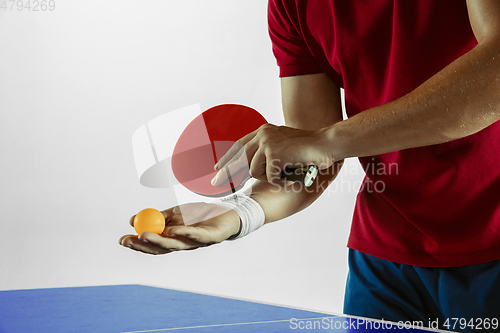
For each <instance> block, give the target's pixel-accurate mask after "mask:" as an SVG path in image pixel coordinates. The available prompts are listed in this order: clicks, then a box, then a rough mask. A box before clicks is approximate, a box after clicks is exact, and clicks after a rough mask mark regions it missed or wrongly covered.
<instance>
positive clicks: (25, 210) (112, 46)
mask: <svg viewBox="0 0 500 333" xmlns="http://www.w3.org/2000/svg"><path fill="white" fill-rule="evenodd" d="M0 2H1V1H0ZM25 2H27V0H25ZM55 4H56V8H55V10H54V11H44V12H42V11H39V12H33V11H30V10H28V9H26V8H24V9H23V10H21V11H18V10H17V9H16V7H14V8H13V9H12V10H9V8H8V7H7V9H5V8H4V9H0V149H1V150H0V151H1V164H0V165H1V166H0V168H1V169H0V170H1V172H0V184H1V187H0V205H1V220H0V253H1V256H0V289H2V290H7V289H25V288H49V287H67V286H86V285H105V284H128V283H139V284H148V285H154V286H160V287H168V288H175V289H183V290H191V291H197V292H203V293H210V294H217V295H223V296H229V297H237V298H244V299H251V300H257V301H263V302H271V303H278V304H285V305H290V306H298V307H303V308H309V309H316V310H323V311H333V312H338V313H340V312H341V311H342V300H343V293H344V283H345V278H346V274H347V249H346V243H347V237H348V232H349V228H350V221H351V215H352V210H353V206H354V200H355V197H356V185H357V186H358V187H359V180H360V179H361V177H362V175H361V171H360V169H359V166H358V164H357V161H355V160H350V161H348V162H347V165H346V167H345V168H344V169H345V170H344V171H343V173H342V179H338V180H337V181H336V185H335V184H334V185H335V186H334V187H332V188H331V189H330V190H329V191H328V192H327V193H326V194H324V195H323V196H322V197H321V198H320V199H319V200H318V201H317V202H316V203H314V204H313V206H312V207H310V208H309V209H307V210H305V211H303V212H301V213H299V214H297V215H295V216H293V217H290V218H288V219H287V220H286V221H281V222H278V223H274V224H272V225H268V226H265V227H264V228H262V229H261V230H259V231H257V232H256V233H254V234H252V235H250V236H248V237H247V238H245V239H242V240H240V241H236V242H225V243H223V244H220V245H215V246H212V247H209V248H206V249H201V250H196V251H190V252H184V253H173V254H170V255H166V256H148V255H144V254H141V253H137V252H133V251H130V250H128V249H125V248H122V247H121V246H119V245H118V239H119V238H120V237H121V236H122V235H124V234H126V233H134V231H133V229H132V228H131V227H130V226H129V225H128V220H129V217H130V216H132V215H133V214H135V213H137V212H138V211H139V210H141V209H143V208H146V207H154V208H157V209H165V208H168V207H170V206H171V205H172V202H175V200H174V195H173V193H172V191H171V190H168V189H152V188H146V187H143V186H141V185H140V184H139V180H138V178H137V174H136V170H135V165H134V159H133V154H132V143H131V138H132V134H133V133H134V131H135V130H136V129H137V128H139V127H140V126H141V125H143V124H144V123H146V122H147V121H149V120H151V119H153V118H155V117H158V116H160V115H162V114H164V113H166V112H168V111H171V110H175V109H178V108H181V107H183V106H187V105H191V104H195V103H200V105H201V107H202V109H206V108H208V107H211V106H214V105H217V104H223V103H238V104H245V105H248V106H251V107H254V108H256V109H257V110H259V111H260V112H262V113H263V114H264V115H265V116H266V118H267V119H268V120H269V121H270V122H272V123H277V124H283V116H282V114H281V100H280V88H279V78H278V68H277V66H276V63H275V59H274V57H273V55H272V51H271V43H270V40H269V37H268V32H267V13H266V10H267V0H251V1H250V0H246V1H244V0H238V1H235V0H210V1H207V0H183V1H178V0H168V1H167V0H146V1H140V2H139V1H129V0H108V1H97V0H87V1H76V0H55Z"/></svg>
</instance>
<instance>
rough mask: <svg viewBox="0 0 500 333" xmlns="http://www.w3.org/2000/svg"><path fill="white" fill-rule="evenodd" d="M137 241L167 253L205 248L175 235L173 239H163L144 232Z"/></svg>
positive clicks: (170, 237) (200, 244) (198, 243)
mask: <svg viewBox="0 0 500 333" xmlns="http://www.w3.org/2000/svg"><path fill="white" fill-rule="evenodd" d="M139 240H141V241H143V242H146V243H150V244H153V245H155V246H156V247H158V248H161V249H164V250H168V251H180V250H192V249H195V248H199V247H204V246H207V244H203V243H200V242H196V241H194V240H192V239H190V238H187V237H182V236H180V235H177V236H175V237H173V236H168V237H164V236H161V235H158V234H155V233H152V232H144V233H142V234H141V235H140V236H139Z"/></svg>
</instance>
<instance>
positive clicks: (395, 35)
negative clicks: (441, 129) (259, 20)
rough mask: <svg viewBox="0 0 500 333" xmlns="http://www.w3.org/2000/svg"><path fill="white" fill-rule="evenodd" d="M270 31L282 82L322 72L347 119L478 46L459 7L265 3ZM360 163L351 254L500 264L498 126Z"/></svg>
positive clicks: (452, 3)
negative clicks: (340, 95)
mask: <svg viewBox="0 0 500 333" xmlns="http://www.w3.org/2000/svg"><path fill="white" fill-rule="evenodd" d="M269 31H270V36H271V39H272V42H273V51H274V54H275V56H276V59H277V62H278V65H279V66H280V73H281V74H280V76H282V77H284V76H294V75H304V74H314V73H320V72H324V73H326V74H327V75H328V76H329V77H330V78H331V79H332V80H333V81H334V82H335V83H336V84H337V85H338V86H339V87H342V88H344V89H345V104H346V110H347V114H348V116H353V115H356V114H357V113H359V112H363V111H364V110H367V109H369V108H371V107H374V106H377V105H381V104H385V103H388V102H390V101H392V100H394V99H397V98H399V97H401V96H403V95H405V94H407V93H408V92H410V91H412V90H414V89H415V88H416V87H417V86H419V85H420V84H422V83H423V82H424V81H426V80H427V79H429V78H430V77H431V76H433V75H434V74H435V73H437V72H438V71H439V70H441V69H442V68H444V67H445V66H446V65H448V64H449V63H451V62H453V61H454V60H455V59H457V58H458V57H460V56H461V55H463V54H464V53H466V52H468V51H469V50H471V49H472V48H474V46H475V45H476V44H477V42H476V39H475V38H474V35H473V33H472V29H471V27H470V22H469V19H468V14H467V7H466V2H465V0H439V1H435V0H404V1H397V0H365V1H363V0H348V1H347V0H338V1H335V0H270V2H269ZM360 162H361V164H362V167H363V169H365V170H366V173H367V176H366V178H365V181H368V182H369V183H370V184H371V185H370V186H364V187H363V188H362V190H361V191H360V193H359V194H358V198H357V202H356V208H355V212H354V217H353V222H352V227H351V234H350V237H349V242H348V246H349V247H350V248H353V249H356V250H359V251H361V252H364V253H367V254H370V255H373V256H376V257H379V258H382V259H386V260H391V261H395V262H399V263H404V264H411V265H416V266H434V267H450V266H462V265H470V264H477V263H481V262H486V261H491V260H496V259H500V194H499V192H500V123H498V122H497V123H495V124H493V125H491V126H489V127H488V128H486V129H484V130H483V131H481V132H479V133H477V134H474V135H471V136H468V137H466V138H462V139H459V140H455V141H452V142H448V143H444V144H439V145H433V146H428V147H421V148H413V149H406V150H403V151H398V152H394V153H388V154H382V155H377V156H373V157H364V158H360ZM332 213H333V214H335V212H332Z"/></svg>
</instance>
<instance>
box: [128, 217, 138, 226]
mask: <svg viewBox="0 0 500 333" xmlns="http://www.w3.org/2000/svg"><path fill="white" fill-rule="evenodd" d="M136 215H137V214H136ZM136 215H134V216H132V217H131V218H130V220H129V221H128V223H129V224H130V225H131V226H132V227H133V226H134V221H135V217H136Z"/></svg>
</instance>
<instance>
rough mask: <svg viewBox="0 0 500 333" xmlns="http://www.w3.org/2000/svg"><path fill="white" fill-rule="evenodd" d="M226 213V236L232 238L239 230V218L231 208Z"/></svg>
mask: <svg viewBox="0 0 500 333" xmlns="http://www.w3.org/2000/svg"><path fill="white" fill-rule="evenodd" d="M226 215H227V219H228V223H229V225H230V232H229V237H227V238H234V237H236V236H238V235H239V234H240V232H241V218H240V216H239V215H238V213H236V212H235V211H234V210H232V209H230V210H229V211H228V212H227V214H226Z"/></svg>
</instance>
